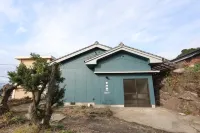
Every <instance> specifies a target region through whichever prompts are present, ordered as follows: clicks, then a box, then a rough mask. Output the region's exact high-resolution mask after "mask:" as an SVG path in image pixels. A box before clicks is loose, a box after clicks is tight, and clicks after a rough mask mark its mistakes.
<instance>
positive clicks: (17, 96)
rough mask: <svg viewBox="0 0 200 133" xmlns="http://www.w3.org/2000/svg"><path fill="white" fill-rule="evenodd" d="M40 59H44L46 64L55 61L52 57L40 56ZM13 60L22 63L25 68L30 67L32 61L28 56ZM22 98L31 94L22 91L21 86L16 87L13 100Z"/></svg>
mask: <svg viewBox="0 0 200 133" xmlns="http://www.w3.org/2000/svg"><path fill="white" fill-rule="evenodd" d="M41 58H44V59H46V60H47V61H48V62H51V61H52V60H54V59H55V57H53V56H41ZM15 59H17V60H18V61H19V64H20V63H23V64H24V65H26V66H27V67H31V66H32V64H33V62H34V60H33V59H32V58H31V57H30V56H18V57H16V58H15ZM24 97H32V94H31V93H30V92H26V91H24V89H23V88H22V87H21V86H18V87H17V89H15V90H14V91H13V93H12V98H13V99H20V98H24Z"/></svg>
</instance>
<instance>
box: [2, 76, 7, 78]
mask: <svg viewBox="0 0 200 133" xmlns="http://www.w3.org/2000/svg"><path fill="white" fill-rule="evenodd" d="M0 77H2V78H9V77H7V76H0Z"/></svg>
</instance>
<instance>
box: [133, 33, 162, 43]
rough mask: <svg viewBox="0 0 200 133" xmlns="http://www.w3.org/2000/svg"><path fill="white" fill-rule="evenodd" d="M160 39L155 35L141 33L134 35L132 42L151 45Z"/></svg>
mask: <svg viewBox="0 0 200 133" xmlns="http://www.w3.org/2000/svg"><path fill="white" fill-rule="evenodd" d="M158 38H159V37H158V36H155V35H150V34H149V33H147V32H144V31H141V32H138V33H136V34H133V35H132V38H131V40H132V41H133V42H142V43H150V42H153V41H156V40H157V39H158Z"/></svg>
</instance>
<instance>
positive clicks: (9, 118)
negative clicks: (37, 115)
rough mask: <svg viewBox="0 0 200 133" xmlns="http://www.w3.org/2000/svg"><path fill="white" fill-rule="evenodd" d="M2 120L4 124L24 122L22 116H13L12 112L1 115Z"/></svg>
mask: <svg viewBox="0 0 200 133" xmlns="http://www.w3.org/2000/svg"><path fill="white" fill-rule="evenodd" d="M2 118H3V122H4V123H5V124H7V125H8V124H21V123H25V121H26V119H25V118H24V117H22V116H14V114H13V112H7V113H5V114H4V115H3V116H2Z"/></svg>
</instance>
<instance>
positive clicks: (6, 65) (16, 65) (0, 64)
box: [0, 64, 17, 66]
mask: <svg viewBox="0 0 200 133" xmlns="http://www.w3.org/2000/svg"><path fill="white" fill-rule="evenodd" d="M0 65H2V66H17V64H0Z"/></svg>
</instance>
